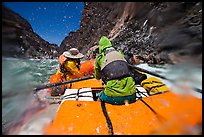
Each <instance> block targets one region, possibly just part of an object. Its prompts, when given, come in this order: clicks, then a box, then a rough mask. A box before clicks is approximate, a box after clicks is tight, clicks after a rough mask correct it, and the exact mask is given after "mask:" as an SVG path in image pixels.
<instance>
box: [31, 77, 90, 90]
mask: <svg viewBox="0 0 204 137" xmlns="http://www.w3.org/2000/svg"><path fill="white" fill-rule="evenodd" d="M92 78H94V76H85V77H82V78H76V79H71V80H67V81H63V82H56V83H48V84H45V85H41V86H38V87H36V88H35V89H34V90H33V91H35V92H36V91H38V90H41V89H46V88H51V87H56V86H60V85H64V84H68V83H73V82H78V81H82V80H87V79H92Z"/></svg>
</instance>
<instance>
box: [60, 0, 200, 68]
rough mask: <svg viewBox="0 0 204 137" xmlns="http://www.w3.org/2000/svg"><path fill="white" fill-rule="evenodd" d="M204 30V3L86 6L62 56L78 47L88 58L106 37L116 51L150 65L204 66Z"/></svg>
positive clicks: (65, 43)
mask: <svg viewBox="0 0 204 137" xmlns="http://www.w3.org/2000/svg"><path fill="white" fill-rule="evenodd" d="M201 29H202V3H201V2H85V3H84V9H83V12H82V20H81V24H80V28H79V29H78V30H77V31H76V32H71V33H69V34H68V36H67V37H66V38H65V39H64V40H63V41H62V43H61V45H60V50H59V52H60V53H62V52H63V51H64V50H67V49H69V48H71V47H78V48H79V49H80V50H81V52H82V53H84V54H86V53H87V51H88V50H89V49H90V48H91V47H93V46H96V45H97V44H98V41H99V39H100V37H101V36H103V35H105V36H108V38H110V39H111V40H112V43H113V46H114V47H115V48H116V49H118V50H122V51H123V52H124V53H125V54H127V52H131V53H133V54H136V55H137V57H138V58H140V59H141V60H143V61H144V62H146V63H152V64H163V63H179V62H193V63H195V60H196V61H197V64H202V30H201ZM86 57H87V58H90V57H91V56H90V52H88V55H87V56H86Z"/></svg>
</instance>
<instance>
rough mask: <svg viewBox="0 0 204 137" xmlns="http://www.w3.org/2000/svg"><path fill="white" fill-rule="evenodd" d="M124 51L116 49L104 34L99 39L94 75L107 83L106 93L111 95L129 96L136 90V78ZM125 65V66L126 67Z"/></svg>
mask: <svg viewBox="0 0 204 137" xmlns="http://www.w3.org/2000/svg"><path fill="white" fill-rule="evenodd" d="M125 62H126V60H125V58H124V56H123V54H122V53H120V52H118V51H116V50H115V49H114V48H113V47H112V44H111V42H110V40H109V39H108V38H107V37H105V36H103V37H102V38H101V39H100V41H99V54H98V56H97V57H96V61H95V64H94V76H95V78H96V79H102V80H103V82H104V83H105V90H104V93H105V94H106V95H107V96H111V97H122V96H129V95H132V94H134V93H135V92H136V86H135V82H134V79H133V78H132V77H131V76H129V75H127V73H128V71H129V69H128V68H127V66H126V65H125V64H126V63H125ZM124 66H125V68H124Z"/></svg>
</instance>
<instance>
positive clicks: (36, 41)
mask: <svg viewBox="0 0 204 137" xmlns="http://www.w3.org/2000/svg"><path fill="white" fill-rule="evenodd" d="M58 50H59V47H58V46H57V45H56V44H50V43H49V42H47V41H45V40H44V39H42V38H41V37H40V36H39V35H38V34H36V33H35V32H34V31H33V29H32V27H31V25H30V24H29V23H28V22H27V21H26V20H25V19H24V18H22V17H21V16H20V15H18V14H17V13H15V12H13V11H11V10H10V9H8V8H6V7H4V6H2V56H6V57H16V58H55V57H58Z"/></svg>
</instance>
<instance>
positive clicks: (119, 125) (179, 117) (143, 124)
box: [44, 60, 202, 135]
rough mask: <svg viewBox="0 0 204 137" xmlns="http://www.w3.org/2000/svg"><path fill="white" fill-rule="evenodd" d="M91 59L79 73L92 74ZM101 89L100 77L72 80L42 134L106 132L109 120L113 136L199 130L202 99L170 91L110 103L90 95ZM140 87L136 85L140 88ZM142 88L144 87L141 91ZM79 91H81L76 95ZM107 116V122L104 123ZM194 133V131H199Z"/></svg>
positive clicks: (108, 127)
mask: <svg viewBox="0 0 204 137" xmlns="http://www.w3.org/2000/svg"><path fill="white" fill-rule="evenodd" d="M94 61H95V60H91V61H87V62H84V63H82V64H81V70H80V71H81V72H83V73H86V72H87V75H89V74H91V73H93V69H94V68H93V66H94ZM102 88H103V84H102V83H101V81H100V80H96V79H94V78H93V79H89V80H84V81H80V82H75V83H73V86H72V89H67V90H66V91H65V94H64V95H63V96H64V97H63V100H62V101H61V103H60V105H59V108H58V111H57V112H56V116H55V119H54V120H53V121H52V122H51V123H50V124H49V125H48V126H47V127H46V128H45V129H44V134H45V135H108V134H110V132H109V131H110V122H111V123H112V125H111V126H112V127H111V130H112V133H111V134H114V135H122V134H123V135H138V134H141V135H149V134H194V133H195V134H196V133H198V132H199V133H200V132H201V129H202V98H197V97H195V96H193V95H190V94H188V95H185V96H184V95H181V94H176V93H174V92H172V91H167V92H165V93H162V94H157V95H152V96H147V97H145V96H143V98H142V100H140V99H138V100H137V101H136V102H135V103H132V104H126V105H111V104H107V103H105V107H106V112H107V115H108V116H107V115H104V113H103V111H104V110H103V109H102V105H101V102H99V101H96V100H94V95H95V93H96V92H98V90H99V89H102ZM141 88H142V87H138V89H141ZM143 91H145V90H143ZM80 94H83V95H82V96H81V97H80ZM107 117H109V124H107ZM199 133H198V134H199Z"/></svg>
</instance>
